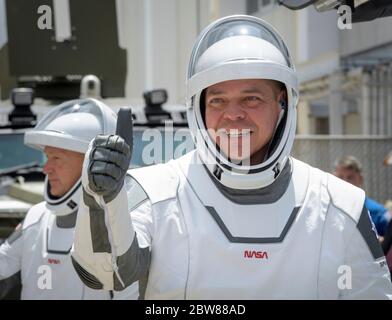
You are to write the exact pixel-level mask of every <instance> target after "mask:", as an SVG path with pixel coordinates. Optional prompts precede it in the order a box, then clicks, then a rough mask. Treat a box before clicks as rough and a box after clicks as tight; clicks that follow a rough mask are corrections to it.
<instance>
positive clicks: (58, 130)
mask: <svg viewBox="0 0 392 320" xmlns="http://www.w3.org/2000/svg"><path fill="white" fill-rule="evenodd" d="M116 121H117V114H116V113H115V112H114V111H113V110H111V109H110V108H109V107H108V106H106V105H105V104H103V103H102V102H100V101H98V100H95V99H91V98H89V99H81V100H71V101H67V102H64V103H62V104H60V105H59V106H58V107H55V108H54V109H52V110H50V111H49V112H48V113H47V114H45V116H44V117H43V118H42V119H41V120H40V121H39V122H38V124H37V125H36V126H35V128H34V129H32V130H31V131H28V132H26V133H25V136H24V143H25V144H26V145H28V146H30V147H33V148H36V149H39V150H41V151H43V149H44V148H45V146H50V147H55V148H60V149H65V150H69V151H74V152H79V153H86V151H87V149H88V146H89V143H90V141H91V140H92V139H93V138H95V137H96V136H97V135H98V134H105V135H106V134H114V132H115V129H116ZM81 189H82V188H81V178H80V179H79V180H78V181H77V182H76V183H75V185H74V186H73V187H72V188H71V189H70V190H69V191H68V192H67V193H66V194H65V195H63V196H62V197H59V198H58V197H53V196H52V195H51V194H50V185H49V182H48V177H46V178H45V191H44V198H45V201H46V205H47V207H48V208H49V209H50V210H52V211H53V212H54V213H55V214H56V215H59V216H60V215H66V214H69V213H70V212H73V211H75V210H76V207H77V204H78V202H79V198H80V195H81Z"/></svg>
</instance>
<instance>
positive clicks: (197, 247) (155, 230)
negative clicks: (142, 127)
mask: <svg viewBox="0 0 392 320" xmlns="http://www.w3.org/2000/svg"><path fill="white" fill-rule="evenodd" d="M186 86H187V106H188V121H189V127H190V130H191V132H192V135H193V138H194V140H195V145H196V150H195V151H192V152H190V153H188V154H186V155H185V156H183V157H181V158H179V159H177V160H172V161H170V162H168V163H167V164H159V165H155V166H151V167H146V168H139V169H135V170H130V171H128V172H126V170H125V169H124V168H125V165H124V164H125V163H127V162H128V161H129V158H130V157H131V151H132V149H131V148H132V144H131V142H130V141H125V140H124V139H122V138H121V137H119V136H116V135H115V136H102V135H100V136H98V137H96V139H95V140H94V141H93V142H92V143H91V144H90V147H89V150H88V151H87V153H86V157H85V162H84V165H83V172H82V183H83V188H84V197H83V200H84V203H81V204H80V208H79V217H78V221H77V225H76V231H75V242H74V247H73V249H72V259H73V264H74V267H75V269H76V270H77V272H78V274H79V276H80V277H81V278H82V279H84V281H85V282H86V283H89V285H90V286H91V287H99V288H104V289H107V290H112V289H114V290H122V289H123V288H125V287H127V286H128V285H129V284H131V283H133V282H134V281H137V280H139V281H140V282H139V283H140V287H139V290H140V294H141V296H142V297H144V298H146V299H362V298H365V299H367V298H369V299H386V298H390V297H391V295H392V285H391V283H390V278H389V272H388V269H387V266H386V262H385V257H384V256H383V253H382V250H381V248H380V245H379V244H378V242H377V238H376V234H375V233H374V231H373V230H372V225H371V222H370V219H369V215H368V212H367V210H366V209H364V200H365V194H364V191H363V190H361V189H359V188H356V187H353V186H352V185H350V184H348V183H346V182H344V181H341V180H339V179H337V178H335V177H334V176H332V175H330V174H328V173H325V172H322V171H320V170H318V169H315V168H312V167H310V166H309V165H307V164H305V163H303V162H300V161H298V160H296V159H293V158H292V157H290V156H289V153H290V151H291V148H292V145H293V140H294V135H295V129H296V105H297V101H298V80H297V75H296V72H295V69H294V66H293V63H292V60H291V57H290V55H289V52H288V49H287V47H286V45H285V43H284V42H283V40H282V39H281V37H280V36H279V34H278V33H277V32H276V31H275V30H274V29H273V28H272V27H271V26H270V25H268V24H267V23H265V22H264V21H262V20H260V19H258V18H256V17H251V16H230V17H225V18H222V19H220V20H218V21H216V22H214V23H212V24H211V25H210V26H208V27H207V28H206V29H205V30H204V31H203V32H202V33H201V34H200V36H199V37H198V39H197V40H196V43H195V45H194V48H193V52H192V55H191V58H190V63H189V68H188V78H187V84H186ZM206 133H207V134H206Z"/></svg>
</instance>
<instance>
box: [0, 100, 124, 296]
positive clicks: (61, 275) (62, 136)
mask: <svg viewBox="0 0 392 320" xmlns="http://www.w3.org/2000/svg"><path fill="white" fill-rule="evenodd" d="M116 119H117V116H116V114H115V112H113V111H112V110H111V109H109V108H108V107H107V106H105V105H103V104H102V103H100V102H99V101H97V100H93V99H85V100H74V101H69V102H65V103H63V104H61V105H60V106H58V107H56V108H54V109H53V110H51V111H50V112H48V113H47V114H46V115H45V116H44V118H43V119H42V120H41V121H40V122H39V123H38V124H37V126H36V127H35V128H34V129H33V130H31V131H28V132H26V134H25V143H26V144H27V145H29V146H31V147H34V148H38V149H40V150H43V148H44V147H45V146H51V147H56V148H61V149H64V150H70V151H75V152H79V153H85V152H86V150H87V147H88V144H89V142H90V141H91V139H93V137H95V136H96V135H97V134H100V133H104V134H109V133H114V130H115V125H116ZM81 194H82V187H81V179H80V178H79V180H78V181H77V182H76V183H75V184H74V185H73V187H71V189H70V190H69V191H68V192H66V194H64V195H63V196H61V197H54V196H53V195H52V194H51V192H50V184H49V182H48V176H46V178H45V192H44V198H45V201H44V202H41V203H39V204H37V205H35V206H33V207H32V208H31V209H30V210H29V212H28V213H27V215H26V218H25V219H24V221H23V222H22V223H21V225H20V226H19V227H18V228H17V229H16V231H15V232H14V233H13V234H12V235H11V236H10V237H9V238H8V239H7V241H6V242H5V243H4V244H3V245H2V246H1V247H0V297H1V296H4V295H5V294H6V293H7V291H8V290H9V289H11V288H12V287H14V286H15V285H17V284H20V285H21V288H22V289H21V298H22V299H110V298H111V293H110V292H109V291H104V290H100V291H98V290H92V289H90V288H88V287H86V286H85V285H84V284H83V282H82V281H81V280H80V279H79V277H78V276H77V274H76V273H75V270H74V268H73V267H72V263H71V259H70V250H71V247H72V243H73V237H74V229H75V223H76V218H77V209H78V203H79V200H80V196H81Z"/></svg>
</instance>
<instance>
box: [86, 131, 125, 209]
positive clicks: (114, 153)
mask: <svg viewBox="0 0 392 320" xmlns="http://www.w3.org/2000/svg"><path fill="white" fill-rule="evenodd" d="M88 161H89V164H88V167H87V176H88V187H89V189H90V190H91V191H92V192H94V193H96V194H98V195H100V196H103V199H104V200H105V202H106V203H108V202H110V201H112V200H113V199H114V198H115V197H116V196H117V194H118V193H119V192H120V190H121V188H122V186H123V184H124V177H125V174H126V173H127V170H128V167H129V163H130V161H131V148H130V146H129V145H128V144H127V143H126V142H125V140H124V139H123V138H121V137H120V136H118V135H106V136H105V135H98V136H97V137H96V138H95V139H94V140H93V142H92V144H91V150H90V153H89V159H88Z"/></svg>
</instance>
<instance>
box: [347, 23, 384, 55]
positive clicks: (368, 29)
mask: <svg viewBox="0 0 392 320" xmlns="http://www.w3.org/2000/svg"><path fill="white" fill-rule="evenodd" d="M388 42H392V17H388V18H383V19H378V20H374V21H369V22H362V23H356V24H353V28H352V29H351V30H341V31H340V54H341V55H342V56H347V55H350V54H353V53H356V52H360V51H364V50H367V49H370V48H372V47H376V46H379V45H382V44H385V43H388Z"/></svg>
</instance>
